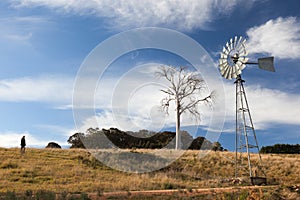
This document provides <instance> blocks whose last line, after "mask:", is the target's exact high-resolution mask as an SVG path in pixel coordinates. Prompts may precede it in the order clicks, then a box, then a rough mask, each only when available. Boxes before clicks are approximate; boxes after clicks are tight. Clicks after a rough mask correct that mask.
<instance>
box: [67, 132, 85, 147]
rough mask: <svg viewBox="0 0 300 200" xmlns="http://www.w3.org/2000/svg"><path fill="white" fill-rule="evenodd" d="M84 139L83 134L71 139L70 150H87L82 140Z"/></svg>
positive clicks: (73, 136) (75, 135) (76, 134)
mask: <svg viewBox="0 0 300 200" xmlns="http://www.w3.org/2000/svg"><path fill="white" fill-rule="evenodd" d="M83 137H84V134H83V133H75V134H73V135H72V136H70V137H69V139H68V143H69V144H71V147H70V148H85V147H84V145H83V143H82V141H81V139H82V138H83Z"/></svg>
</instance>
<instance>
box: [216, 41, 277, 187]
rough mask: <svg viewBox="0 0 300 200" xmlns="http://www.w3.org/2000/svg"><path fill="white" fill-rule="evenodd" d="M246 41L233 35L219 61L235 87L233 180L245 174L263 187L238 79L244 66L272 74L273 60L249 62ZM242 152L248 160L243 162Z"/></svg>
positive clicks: (255, 140) (256, 146) (260, 167)
mask: <svg viewBox="0 0 300 200" xmlns="http://www.w3.org/2000/svg"><path fill="white" fill-rule="evenodd" d="M245 43H246V39H243V38H242V37H239V38H238V37H237V36H235V37H234V39H232V38H231V39H230V41H229V42H227V43H226V45H225V46H224V47H223V51H222V52H221V56H220V60H219V69H220V73H221V75H222V76H223V77H224V78H226V79H229V80H231V79H232V78H235V79H236V80H235V82H234V83H235V87H236V91H235V92H236V98H235V99H236V110H235V113H236V127H235V128H236V134H235V177H238V176H240V175H245V174H244V173H245V172H247V173H248V174H249V176H250V179H251V182H252V184H255V185H256V184H263V183H264V184H266V174H265V173H264V171H263V169H262V159H261V156H260V154H259V145H258V142H257V138H256V133H255V129H254V126H253V121H252V117H251V113H250V108H249V105H248V100H247V97H246V91H245V88H244V83H245V81H244V80H243V79H242V77H241V73H242V70H243V69H244V68H245V67H246V64H251V65H253V64H254V65H258V67H259V68H260V69H264V70H267V71H272V72H274V71H275V69H274V57H266V58H259V59H258V62H248V58H247V55H248V52H247V51H246V47H245ZM243 153H244V154H245V153H246V155H247V159H245V160H244V159H243V156H242V155H243ZM251 153H257V154H258V157H259V159H258V161H256V162H255V161H254V159H253V154H251Z"/></svg>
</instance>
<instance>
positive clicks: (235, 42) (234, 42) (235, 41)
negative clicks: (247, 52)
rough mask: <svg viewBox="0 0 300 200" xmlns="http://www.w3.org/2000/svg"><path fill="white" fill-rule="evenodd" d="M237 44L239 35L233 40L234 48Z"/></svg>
mask: <svg viewBox="0 0 300 200" xmlns="http://www.w3.org/2000/svg"><path fill="white" fill-rule="evenodd" d="M236 44H237V36H235V37H234V40H233V48H234V49H236Z"/></svg>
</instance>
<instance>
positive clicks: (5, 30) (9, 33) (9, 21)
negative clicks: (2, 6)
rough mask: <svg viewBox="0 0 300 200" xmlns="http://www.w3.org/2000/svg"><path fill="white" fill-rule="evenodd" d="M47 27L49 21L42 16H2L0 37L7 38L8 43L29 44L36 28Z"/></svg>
mask: <svg viewBox="0 0 300 200" xmlns="http://www.w3.org/2000/svg"><path fill="white" fill-rule="evenodd" d="M49 27H50V21H49V20H48V19H47V18H43V17H37V16H27V17H3V18H1V19H0V38H2V39H4V41H6V40H8V41H9V42H10V45H11V42H17V43H18V44H20V43H21V44H29V41H30V39H31V38H32V37H33V35H34V33H35V32H36V31H37V30H41V29H44V28H49ZM51 27H52V28H53V26H51Z"/></svg>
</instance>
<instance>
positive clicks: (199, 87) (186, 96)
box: [156, 66, 213, 149]
mask: <svg viewBox="0 0 300 200" xmlns="http://www.w3.org/2000/svg"><path fill="white" fill-rule="evenodd" d="M156 75H157V76H158V77H159V78H164V79H166V80H167V82H168V83H169V85H168V86H167V88H166V89H162V90H161V91H162V92H163V93H165V94H166V95H167V97H165V98H164V99H162V101H161V104H162V108H163V110H164V111H165V112H166V113H167V114H168V110H169V105H170V102H171V101H174V102H175V107H176V109H175V110H176V145H175V149H180V148H181V140H180V139H181V136H180V116H181V114H182V113H184V112H189V113H190V114H191V115H192V116H193V117H195V119H196V120H200V110H199V107H198V105H199V104H200V103H202V102H205V103H209V104H210V103H211V100H212V96H213V93H210V94H209V95H207V96H206V97H201V96H202V93H204V92H205V91H206V90H207V88H206V84H205V81H204V80H203V79H201V77H200V76H199V74H197V73H196V72H189V71H187V70H186V68H184V67H180V68H179V69H177V68H174V67H170V66H162V67H160V68H159V70H158V71H157V72H156Z"/></svg>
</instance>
